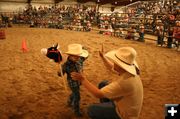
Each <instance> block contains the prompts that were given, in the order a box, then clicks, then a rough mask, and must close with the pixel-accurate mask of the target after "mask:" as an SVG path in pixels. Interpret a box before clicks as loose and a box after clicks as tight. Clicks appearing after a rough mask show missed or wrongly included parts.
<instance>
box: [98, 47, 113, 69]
mask: <svg viewBox="0 0 180 119" xmlns="http://www.w3.org/2000/svg"><path fill="white" fill-rule="evenodd" d="M99 55H100V56H101V58H102V59H103V62H104V64H105V65H106V66H107V67H108V69H110V70H112V68H113V67H114V64H113V63H112V62H111V61H110V60H109V59H108V58H106V57H105V56H104V46H103V44H102V50H101V51H99Z"/></svg>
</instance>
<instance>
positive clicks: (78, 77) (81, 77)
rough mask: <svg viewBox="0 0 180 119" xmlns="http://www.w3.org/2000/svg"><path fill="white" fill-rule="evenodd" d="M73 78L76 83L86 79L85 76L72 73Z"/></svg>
mask: <svg viewBox="0 0 180 119" xmlns="http://www.w3.org/2000/svg"><path fill="white" fill-rule="evenodd" d="M71 77H72V79H73V80H75V81H83V80H84V79H85V77H84V75H83V74H82V73H78V72H72V73H71Z"/></svg>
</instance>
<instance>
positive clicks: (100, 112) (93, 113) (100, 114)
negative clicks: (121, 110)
mask: <svg viewBox="0 0 180 119" xmlns="http://www.w3.org/2000/svg"><path fill="white" fill-rule="evenodd" d="M88 116H89V117H90V118H91V119H121V118H120V117H119V116H118V114H117V112H116V110H115V106H114V104H113V103H112V102H105V103H98V104H92V105H90V106H89V107H88Z"/></svg>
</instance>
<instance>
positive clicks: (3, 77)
mask: <svg viewBox="0 0 180 119" xmlns="http://www.w3.org/2000/svg"><path fill="white" fill-rule="evenodd" d="M5 31H6V39H5V40H0V119H77V118H76V117H75V116H74V114H73V112H72V110H71V109H70V108H68V107H67V103H66V102H67V97H68V95H69V93H70V92H69V91H68V92H65V90H64V87H63V79H62V78H61V77H58V75H57V71H58V69H59V66H58V64H56V63H54V62H50V61H49V59H48V58H46V57H45V56H43V55H41V53H40V50H41V48H47V47H49V46H51V45H52V44H54V43H59V44H60V49H61V50H62V52H65V51H67V45H68V44H71V43H80V44H82V45H83V46H85V47H86V48H87V50H88V51H89V53H90V55H89V58H88V59H87V60H86V62H85V64H84V72H85V74H86V75H87V78H88V79H89V80H90V81H91V82H92V83H94V84H95V85H97V84H98V83H99V82H100V81H101V80H104V79H109V80H112V79H113V78H115V77H116V76H115V74H112V73H111V72H110V71H108V70H107V69H106V68H105V66H104V65H103V63H102V60H101V58H100V57H99V54H98V51H99V50H100V49H101V44H102V43H104V48H105V51H108V50H111V49H114V48H119V47H122V46H131V47H133V48H135V49H136V51H137V53H138V56H137V62H138V64H139V67H140V69H141V79H142V82H143V85H144V102H143V107H142V111H141V114H140V119H164V109H165V108H164V104H166V103H180V95H179V94H180V88H179V85H180V67H179V66H180V52H178V51H176V50H174V49H167V48H162V47H157V46H156V45H155V42H152V41H151V42H150V41H147V42H145V43H141V42H136V41H130V40H123V39H120V38H115V37H111V36H104V35H100V34H97V32H95V31H92V32H76V31H67V30H56V29H40V28H39V29H38V28H37V29H34V28H7V29H5ZM23 39H25V40H26V44H27V48H28V50H29V51H28V52H26V53H23V52H22V50H21V45H22V40H23ZM96 102H98V99H96V98H95V97H93V96H92V95H91V94H90V93H88V92H87V90H86V89H85V88H84V87H83V86H81V110H82V112H83V114H84V116H83V117H82V118H81V119H88V117H87V114H86V107H87V106H88V104H91V103H96Z"/></svg>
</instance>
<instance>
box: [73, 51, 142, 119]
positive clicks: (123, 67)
mask: <svg viewBox="0 0 180 119" xmlns="http://www.w3.org/2000/svg"><path fill="white" fill-rule="evenodd" d="M100 56H101V57H102V59H103V61H104V62H105V63H106V64H108V65H107V66H109V68H113V70H114V71H116V72H117V74H118V75H117V76H118V77H116V79H115V80H113V81H112V82H111V83H109V84H108V85H106V86H104V87H103V88H101V89H98V88H97V87H96V86H94V85H93V84H92V83H91V82H89V81H88V80H87V79H86V77H85V76H84V75H83V74H82V73H76V72H73V73H71V76H72V78H73V79H74V80H79V81H81V83H82V85H83V86H85V87H86V88H87V90H88V91H89V92H91V93H92V94H93V95H94V96H95V97H97V98H100V99H101V98H109V99H111V101H110V102H105V103H99V104H92V105H90V106H89V107H88V115H89V117H90V118H92V119H138V117H139V114H140V111H141V107H142V102H143V85H142V82H141V80H140V77H139V68H138V65H137V63H136V60H135V59H136V51H135V50H134V49H133V48H131V47H122V48H119V49H117V50H112V51H110V52H108V53H106V54H105V55H104V54H103V52H100Z"/></svg>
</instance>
